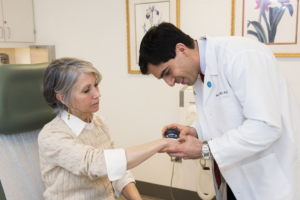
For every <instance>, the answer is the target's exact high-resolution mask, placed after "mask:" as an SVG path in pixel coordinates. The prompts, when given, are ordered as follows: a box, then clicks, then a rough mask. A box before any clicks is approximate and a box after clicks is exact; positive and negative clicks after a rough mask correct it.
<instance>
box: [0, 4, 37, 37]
mask: <svg viewBox="0 0 300 200" xmlns="http://www.w3.org/2000/svg"><path fill="white" fill-rule="evenodd" d="M0 3H1V4H0V8H1V6H2V9H0V41H4V42H34V41H35V33H34V23H33V5H32V0H0ZM1 36H2V37H1Z"/></svg>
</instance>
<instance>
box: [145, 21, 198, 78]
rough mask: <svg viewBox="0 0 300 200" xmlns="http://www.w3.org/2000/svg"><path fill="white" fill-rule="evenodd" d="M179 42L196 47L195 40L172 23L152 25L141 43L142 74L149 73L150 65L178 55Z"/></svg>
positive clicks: (190, 47) (191, 47) (189, 46)
mask: <svg viewBox="0 0 300 200" xmlns="http://www.w3.org/2000/svg"><path fill="white" fill-rule="evenodd" d="M178 43H182V44H184V45H185V46H186V47H188V48H189V49H194V48H195V45H194V40H193V39H192V38H191V37H190V36H189V35H187V34H185V33H183V32H182V31H181V30H180V29H179V28H177V27H176V26H174V25H173V24H171V23H166V22H163V23H161V24H159V25H158V26H153V27H151V28H150V29H149V30H148V32H147V33H146V34H145V36H144V38H143V39H142V41H141V45H140V56H139V66H140V70H141V72H142V74H148V73H149V72H148V65H149V64H152V65H159V64H161V63H165V62H168V61H169V60H170V59H173V58H175V57H176V51H175V47H176V45H177V44H178Z"/></svg>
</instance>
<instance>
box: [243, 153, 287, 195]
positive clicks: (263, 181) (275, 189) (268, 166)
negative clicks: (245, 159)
mask: <svg viewBox="0 0 300 200" xmlns="http://www.w3.org/2000/svg"><path fill="white" fill-rule="evenodd" d="M242 168H243V171H244V173H245V174H246V177H247V179H248V181H249V183H250V186H251V188H252V190H253V193H254V195H255V197H256V199H257V200H258V199H261V200H277V199H278V200H279V199H282V198H283V197H285V196H287V195H288V194H289V193H290V191H291V185H290V183H289V182H288V180H287V178H286V176H285V175H284V173H283V171H282V169H281V167H280V164H279V162H278V160H277V157H276V155H275V154H274V153H272V154H270V155H268V156H266V157H263V158H261V159H259V160H256V161H254V162H252V163H249V164H246V165H243V166H242Z"/></svg>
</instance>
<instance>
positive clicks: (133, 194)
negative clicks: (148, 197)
mask: <svg viewBox="0 0 300 200" xmlns="http://www.w3.org/2000/svg"><path fill="white" fill-rule="evenodd" d="M122 195H123V196H124V197H125V198H126V199H128V200H142V198H141V196H140V193H139V191H138V190H137V189H136V187H135V184H134V183H129V184H128V185H126V186H125V187H124V189H123V191H122Z"/></svg>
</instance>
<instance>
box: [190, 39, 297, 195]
mask: <svg viewBox="0 0 300 200" xmlns="http://www.w3.org/2000/svg"><path fill="white" fill-rule="evenodd" d="M205 38H206V53H205V59H206V70H205V79H204V83H203V84H202V81H201V79H198V80H197V82H196V84H195V85H194V93H195V101H196V106H197V111H198V115H199V121H197V122H196V123H194V125H193V126H194V127H195V128H196V130H197V132H198V136H199V139H200V140H207V141H209V146H210V150H211V152H212V154H213V157H214V159H215V160H216V162H217V163H218V166H219V168H220V171H221V173H222V175H223V177H224V179H225V180H226V182H227V183H228V184H229V186H230V187H231V189H232V191H233V193H234V195H235V196H236V198H237V199H238V200H254V199H255V200H258V199H261V200H281V199H282V200H298V199H300V155H299V153H300V152H299V148H300V109H299V106H298V104H297V102H296V99H295V97H294V95H293V92H292V90H291V88H290V87H289V84H288V82H287V80H286V78H285V76H284V74H283V72H282V71H281V69H280V67H279V66H278V64H277V61H276V59H275V57H274V56H273V54H272V52H271V51H270V49H269V48H268V47H267V46H266V45H263V44H261V43H259V42H256V41H254V40H251V39H246V38H243V37H224V38H214V39H212V38H210V37H209V36H205ZM208 82H210V83H211V87H208ZM215 186H216V183H215ZM225 191H226V190H225V184H224V183H222V185H221V188H220V190H217V191H216V193H217V199H218V200H219V199H226V192H225Z"/></svg>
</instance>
